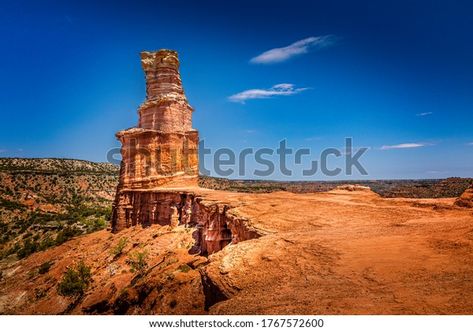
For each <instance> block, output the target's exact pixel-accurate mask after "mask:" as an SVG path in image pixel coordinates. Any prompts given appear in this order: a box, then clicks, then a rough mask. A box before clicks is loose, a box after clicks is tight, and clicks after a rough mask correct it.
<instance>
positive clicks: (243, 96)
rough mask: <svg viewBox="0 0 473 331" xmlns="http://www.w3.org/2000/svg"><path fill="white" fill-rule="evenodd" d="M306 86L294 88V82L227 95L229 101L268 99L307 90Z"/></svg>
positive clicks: (242, 101)
mask: <svg viewBox="0 0 473 331" xmlns="http://www.w3.org/2000/svg"><path fill="white" fill-rule="evenodd" d="M307 89H308V88H307V87H300V88H294V84H287V83H284V84H277V85H274V86H273V87H271V88H269V89H251V90H246V91H243V92H240V93H237V94H234V95H232V96H230V97H228V100H230V101H231V102H241V103H245V101H246V100H249V99H268V98H271V97H274V96H278V95H294V94H297V93H300V92H302V91H305V90H307Z"/></svg>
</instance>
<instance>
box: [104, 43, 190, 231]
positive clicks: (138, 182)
mask: <svg viewBox="0 0 473 331" xmlns="http://www.w3.org/2000/svg"><path fill="white" fill-rule="evenodd" d="M141 65H142V67H143V70H144V72H145V78H146V100H145V102H144V103H143V104H142V105H141V106H140V107H139V109H138V114H139V121H138V126H137V127H134V128H130V129H127V130H123V131H120V132H118V133H117V134H116V136H117V138H118V140H119V141H120V142H121V144H122V147H121V155H122V162H121V168H120V180H119V185H118V187H117V194H116V198H115V203H114V208H113V214H112V230H113V231H114V232H116V231H119V230H121V229H123V228H125V227H128V226H131V225H134V224H136V223H142V224H148V223H150V224H151V223H161V222H162V220H161V217H162V216H161V214H162V213H161V214H160V212H159V208H160V207H158V205H157V202H156V201H155V200H153V201H142V200H143V199H144V197H148V195H143V199H142V198H141V197H140V193H139V190H143V189H155V188H158V187H160V186H162V185H164V184H168V185H169V183H175V184H176V185H175V186H178V185H182V183H185V185H187V186H188V185H195V184H196V183H197V175H198V155H197V146H198V139H199V138H198V132H197V131H196V130H194V129H192V112H193V109H192V107H191V106H190V105H189V104H188V102H187V99H186V96H185V94H184V90H183V88H182V82H181V77H180V74H179V60H178V55H177V52H175V51H171V50H159V51H157V52H142V53H141ZM130 191H132V192H134V195H133V196H134V199H136V200H138V201H140V205H141V206H148V207H149V208H148V209H140V210H136V209H135V208H134V204H135V203H136V202H133V203H132V201H130V198H129V197H130V194H129V192H130ZM143 208H144V207H143Z"/></svg>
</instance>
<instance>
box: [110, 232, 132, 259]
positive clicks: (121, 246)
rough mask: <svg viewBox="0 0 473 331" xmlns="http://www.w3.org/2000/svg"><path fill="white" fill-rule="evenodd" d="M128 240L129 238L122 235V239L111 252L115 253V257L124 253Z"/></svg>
mask: <svg viewBox="0 0 473 331" xmlns="http://www.w3.org/2000/svg"><path fill="white" fill-rule="evenodd" d="M127 242H128V238H126V237H122V238H120V241H119V242H118V244H117V246H115V247H113V248H112V250H111V251H110V253H111V254H112V255H113V257H114V258H116V257H118V256H120V255H121V254H122V253H123V250H124V249H125V246H126V244H127Z"/></svg>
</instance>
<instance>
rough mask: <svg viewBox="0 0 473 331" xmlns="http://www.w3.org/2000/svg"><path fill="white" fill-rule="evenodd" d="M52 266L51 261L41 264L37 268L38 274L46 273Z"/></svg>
mask: <svg viewBox="0 0 473 331" xmlns="http://www.w3.org/2000/svg"><path fill="white" fill-rule="evenodd" d="M52 265H53V263H52V262H51V261H46V262H44V263H43V264H41V265H40V266H39V268H38V273H39V274H40V275H43V274H45V273H47V272H48V271H49V269H51V266H52Z"/></svg>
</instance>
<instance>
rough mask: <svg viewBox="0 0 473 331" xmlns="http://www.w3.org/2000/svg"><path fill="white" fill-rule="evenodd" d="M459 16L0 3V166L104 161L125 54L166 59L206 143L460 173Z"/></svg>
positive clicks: (137, 87) (387, 172)
mask: <svg viewBox="0 0 473 331" xmlns="http://www.w3.org/2000/svg"><path fill="white" fill-rule="evenodd" d="M471 17H473V4H472V3H471V2H468V1H383V2H380V1H357V2H353V1H323V2H322V1H310V2H309V1H297V0H292V1H238V2H236V1H235V2H233V1H198V2H197V1H193V2H191V1H189V2H185V1H177V2H174V1H173V2H171V1H169V2H161V1H149V2H144V1H133V2H132V1H129V2H121V1H113V2H112V1H110V2H100V3H98V2H97V1H94V2H92V1H90V2H89V1H64V2H63V1H61V2H59V1H58V2H51V1H43V2H41V3H40V2H38V1H14V2H9V3H6V2H2V4H0V40H2V50H1V52H0V68H1V69H0V71H1V75H0V86H1V89H2V91H1V93H0V109H1V114H2V121H1V122H0V152H1V153H0V156H21V157H67V158H78V159H87V160H93V161H104V160H105V159H106V154H107V151H108V150H109V149H111V148H114V147H117V146H119V144H118V142H117V141H116V140H115V137H114V133H115V132H116V131H118V130H121V129H124V128H127V127H130V126H133V125H135V124H136V123H137V114H136V109H137V107H138V106H139V104H140V103H141V102H142V101H143V100H144V94H145V89H144V76H143V73H142V70H141V67H140V61H139V52H140V51H142V50H155V49H160V48H170V49H175V50H177V51H178V52H179V54H180V59H181V63H182V64H181V75H182V79H183V83H184V88H185V91H186V95H187V97H188V99H189V102H190V103H191V105H192V106H193V107H194V108H195V113H194V127H195V128H197V129H198V130H199V132H200V136H201V138H203V139H204V140H205V144H206V146H209V147H212V148H219V147H230V148H232V149H234V150H236V151H238V150H240V149H243V148H245V147H254V148H258V147H271V148H277V146H278V144H279V141H280V140H282V139H287V142H288V145H289V146H290V147H292V148H310V149H311V150H312V152H313V154H314V157H315V158H317V157H318V155H319V154H320V152H321V151H322V150H323V149H324V148H328V147H336V148H342V147H343V144H344V138H345V137H352V138H353V140H354V145H355V146H356V147H368V148H369V150H368V152H367V153H366V154H365V155H364V156H363V157H362V159H361V160H362V161H363V165H364V166H365V168H366V170H367V171H368V176H366V177H364V176H361V175H359V174H357V173H355V176H352V177H351V178H443V177H451V176H462V177H473V130H472V123H473V93H472V92H473V90H472V88H473V61H472V59H473V43H472V37H471V36H472V32H473V20H472V19H471ZM248 90H250V91H249V92H248ZM245 91H246V92H245ZM232 96H233V97H232ZM263 96H264V98H262V97H263ZM256 97H258V98H256ZM335 163H336V162H335ZM250 177H251V176H250ZM342 177H343V176H341V177H340V178H338V177H337V178H335V179H342ZM271 179H301V178H300V177H298V176H297V175H295V176H293V177H291V178H286V177H284V176H283V175H281V174H278V173H276V174H274V176H272V177H271ZM305 179H307V178H305ZM309 179H334V178H325V177H324V176H322V175H317V176H315V177H314V178H309Z"/></svg>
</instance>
